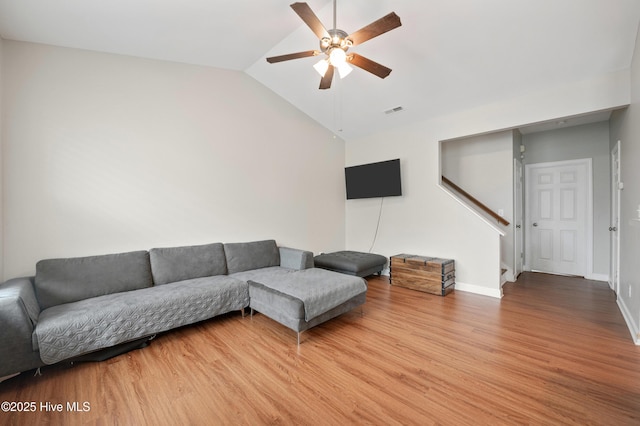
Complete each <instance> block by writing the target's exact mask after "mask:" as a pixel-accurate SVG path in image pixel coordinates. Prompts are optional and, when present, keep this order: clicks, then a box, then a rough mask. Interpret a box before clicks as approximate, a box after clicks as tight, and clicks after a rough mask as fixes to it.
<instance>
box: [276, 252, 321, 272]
mask: <svg viewBox="0 0 640 426" xmlns="http://www.w3.org/2000/svg"><path fill="white" fill-rule="evenodd" d="M278 249H279V250H280V266H282V267H283V268H291V269H298V270H300V269H308V268H313V253H312V252H310V251H306V250H298V249H294V248H289V247H278Z"/></svg>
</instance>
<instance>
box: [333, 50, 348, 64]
mask: <svg viewBox="0 0 640 426" xmlns="http://www.w3.org/2000/svg"><path fill="white" fill-rule="evenodd" d="M329 62H331V65H333V66H335V67H340V66H341V65H342V64H345V65H346V62H347V53H346V52H345V51H344V50H342V49H340V48H339V47H334V48H333V49H331V51H330V52H329Z"/></svg>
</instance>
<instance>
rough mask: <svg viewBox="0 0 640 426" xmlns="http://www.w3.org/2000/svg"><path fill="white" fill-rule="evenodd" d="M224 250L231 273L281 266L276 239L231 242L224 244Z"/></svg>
mask: <svg viewBox="0 0 640 426" xmlns="http://www.w3.org/2000/svg"><path fill="white" fill-rule="evenodd" d="M224 252H225V255H226V257H227V269H228V271H229V273H230V274H235V273H236V272H243V271H248V270H251V269H260V268H267V267H269V266H280V250H278V245H277V244H276V242H275V240H265V241H253V242H250V243H229V244H225V245H224Z"/></svg>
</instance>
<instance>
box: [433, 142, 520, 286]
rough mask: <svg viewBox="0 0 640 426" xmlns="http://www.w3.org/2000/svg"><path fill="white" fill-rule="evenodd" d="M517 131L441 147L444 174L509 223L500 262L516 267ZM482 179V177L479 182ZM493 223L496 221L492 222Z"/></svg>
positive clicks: (509, 266)
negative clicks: (514, 185)
mask: <svg viewBox="0 0 640 426" xmlns="http://www.w3.org/2000/svg"><path fill="white" fill-rule="evenodd" d="M513 133H514V132H513V131H503V132H496V133H490V134H486V135H480V136H471V137H467V138H462V139H455V140H449V141H444V142H443V143H442V146H441V162H442V175H443V176H446V177H447V178H449V179H450V180H451V181H453V182H454V183H455V184H457V185H458V186H460V187H461V188H462V189H464V190H465V191H467V192H468V193H469V194H471V195H472V196H473V197H475V198H476V199H477V200H479V201H480V202H482V203H483V204H484V205H486V206H487V207H489V208H490V209H491V210H493V211H494V212H496V213H500V211H502V217H504V218H505V219H506V220H507V221H508V222H510V223H509V225H508V226H502V225H500V226H499V228H500V229H501V230H502V231H503V232H504V233H505V235H504V236H502V238H501V244H500V253H501V254H500V263H501V266H504V267H506V268H508V269H510V272H511V274H512V273H513V268H514V259H513V257H514V254H513V253H514V251H513V238H514V235H513V229H514V225H513V144H514V141H513V139H514V138H513ZM479 177H481V178H480V179H479ZM491 220H493V219H491Z"/></svg>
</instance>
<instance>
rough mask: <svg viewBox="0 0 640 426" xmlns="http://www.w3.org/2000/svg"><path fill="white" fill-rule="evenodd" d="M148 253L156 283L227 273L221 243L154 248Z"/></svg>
mask: <svg viewBox="0 0 640 426" xmlns="http://www.w3.org/2000/svg"><path fill="white" fill-rule="evenodd" d="M149 255H150V257H151V271H152V273H153V282H154V283H155V284H156V285H161V284H168V283H173V282H177V281H184V280H190V279H193V278H202V277H211V276H214V275H225V274H226V273H227V262H226V259H225V257H224V247H223V246H222V243H213V244H205V245H201V246H185V247H170V248H154V249H151V250H149Z"/></svg>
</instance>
